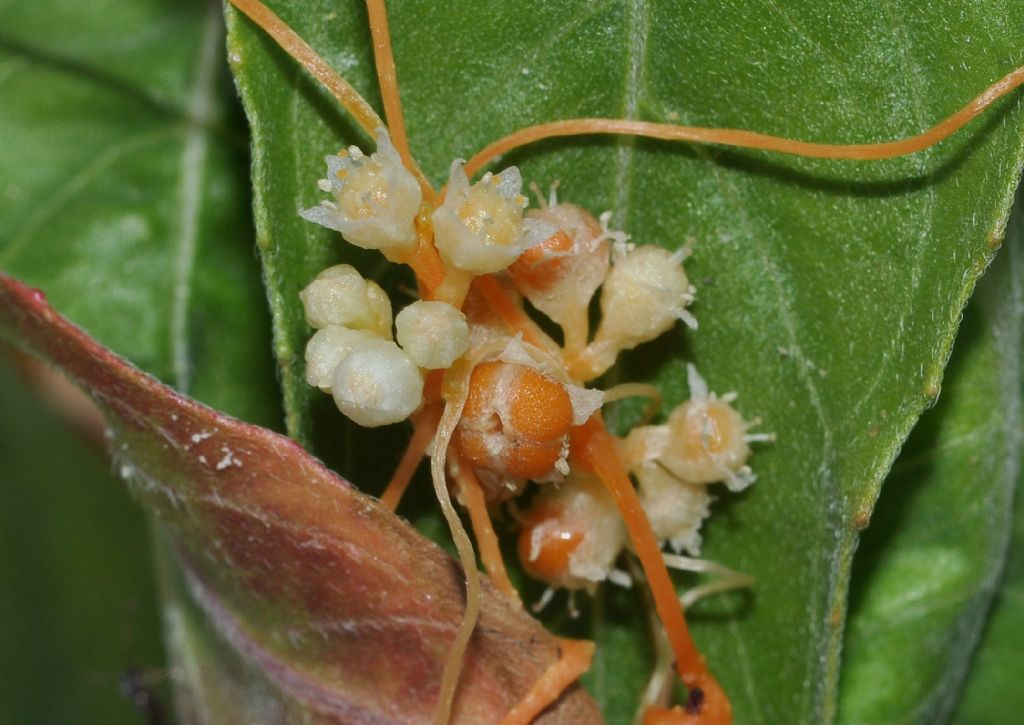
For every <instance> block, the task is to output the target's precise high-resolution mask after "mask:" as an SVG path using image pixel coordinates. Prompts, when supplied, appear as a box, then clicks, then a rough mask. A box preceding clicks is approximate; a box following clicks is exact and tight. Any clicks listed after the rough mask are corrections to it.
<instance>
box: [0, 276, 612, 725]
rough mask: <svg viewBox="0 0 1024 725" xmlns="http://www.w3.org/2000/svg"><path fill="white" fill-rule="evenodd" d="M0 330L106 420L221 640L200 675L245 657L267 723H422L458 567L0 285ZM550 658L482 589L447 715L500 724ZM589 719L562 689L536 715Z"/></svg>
mask: <svg viewBox="0 0 1024 725" xmlns="http://www.w3.org/2000/svg"><path fill="white" fill-rule="evenodd" d="M0 332H2V333H3V334H4V335H5V336H9V337H11V338H13V339H14V340H15V342H17V343H19V344H21V345H23V346H24V347H26V348H28V349H29V350H31V351H33V352H35V353H36V354H38V355H39V356H41V357H42V358H44V359H46V360H48V361H49V362H51V363H52V364H54V365H56V366H57V367H58V368H60V369H61V370H63V371H64V372H65V373H66V374H67V375H68V376H69V377H71V378H72V379H73V380H74V381H76V382H77V383H78V384H79V385H80V386H81V387H83V388H84V389H85V390H87V391H88V392H89V393H90V394H91V395H92V396H93V398H94V399H95V400H96V401H97V402H98V403H99V405H100V407H101V408H102V409H103V411H104V413H105V415H106V417H107V421H108V424H109V426H110V436H111V445H112V447H113V452H114V455H115V457H116V460H117V461H118V466H119V470H120V472H121V473H122V475H124V476H125V477H126V478H128V479H129V480H131V481H132V482H133V483H134V488H135V491H136V493H137V495H138V497H139V499H140V500H141V502H142V503H143V504H144V505H145V507H146V508H147V509H148V510H149V511H150V512H152V513H153V514H154V515H155V516H156V517H157V519H158V520H159V521H160V522H161V524H162V526H161V528H162V529H164V530H165V531H166V532H167V533H169V535H170V541H171V542H172V543H171V545H170V546H169V547H168V550H169V551H170V552H172V553H171V563H172V565H173V567H174V568H175V570H176V578H177V580H178V581H179V582H181V583H182V584H183V586H182V587H181V588H182V590H183V591H187V592H188V595H187V596H188V597H189V598H190V601H189V602H188V605H189V606H190V607H191V608H192V609H193V610H197V611H200V612H201V613H202V618H203V620H204V624H205V625H206V627H207V629H210V630H212V631H214V632H215V633H216V634H215V636H213V637H212V638H211V641H213V642H215V646H214V649H215V650H218V651H215V652H214V653H213V654H212V655H209V656H208V657H207V662H206V666H207V667H209V666H210V665H209V662H210V661H213V660H217V659H219V660H220V661H224V660H225V658H226V657H228V658H233V660H234V661H236V662H237V661H241V662H243V663H244V665H245V666H244V667H242V668H240V671H242V672H249V673H250V674H249V675H243V677H244V676H249V677H252V676H258V677H259V678H261V681H262V684H261V685H260V686H261V687H262V689H261V694H262V695H263V696H264V697H266V696H268V695H269V697H270V700H268V703H267V708H266V710H265V712H266V713H267V716H268V717H273V716H275V715H280V713H282V712H289V713H290V712H296V711H298V712H302V713H304V714H306V715H308V716H311V717H312V719H315V720H325V721H343V722H347V723H354V722H358V723H363V722H399V721H400V722H426V721H429V720H430V719H431V717H432V713H433V710H434V706H435V704H436V698H437V693H438V688H439V683H440V678H441V671H442V667H443V664H444V660H445V656H446V654H447V652H448V649H449V645H450V643H451V641H452V639H453V637H454V634H455V630H456V627H457V625H458V622H459V619H460V616H461V612H462V608H463V601H464V588H463V578H462V575H461V572H460V570H459V568H458V566H457V564H455V562H454V561H452V560H451V559H450V558H449V557H448V556H447V555H446V554H444V553H443V552H442V551H441V550H440V549H439V548H438V547H437V546H435V545H434V544H432V543H431V542H429V541H428V540H427V539H425V538H424V537H422V536H421V535H420V534H418V533H417V532H415V531H414V530H413V529H412V528H411V527H410V526H408V525H407V524H406V523H404V522H403V521H401V520H400V519H399V518H397V517H396V516H394V515H393V514H391V513H389V512H388V511H386V510H385V509H384V508H383V507H382V506H380V505H379V503H378V502H377V501H376V500H375V499H372V498H370V497H368V496H365V495H363V494H361V493H359V492H358V491H357V490H355V489H354V488H352V487H351V486H350V485H349V484H348V483H346V482H345V481H343V480H342V479H340V478H339V477H337V476H336V475H335V474H333V473H332V472H330V471H329V470H327V469H326V468H324V466H322V465H321V464H320V463H319V462H318V461H317V460H316V459H314V458H313V457H311V456H310V455H309V454H307V453H306V452H305V451H304V450H303V449H302V448H300V447H299V446H298V445H297V444H296V443H295V442H293V441H291V440H289V439H287V438H284V437H282V436H280V435H277V434H275V433H272V432H271V431H268V430H265V429H262V428H259V427H256V426H252V425H248V424H246V423H242V422H240V421H238V420H235V419H232V418H229V417H227V416H224V415H221V414H219V413H217V412H216V411H214V410H211V409H210V408H207V407H205V406H203V405H200V404H199V403H197V402H195V401H193V400H191V399H189V398H186V397H184V396H182V395H179V394H177V393H175V392H174V391H173V390H171V389H169V388H167V387H166V386H164V385H162V384H161V383H159V382H157V381H156V380H155V379H153V378H151V377H149V376H147V375H146V374H144V373H142V372H141V371H139V370H137V369H136V368H133V367H132V366H130V365H129V364H127V363H126V362H124V361H123V360H121V359H120V358H118V357H117V356H116V355H114V354H113V353H111V352H110V351H109V350H107V349H105V348H103V347H102V346H101V345H99V344H98V343H97V342H95V341H94V340H92V339H91V338H90V337H88V336H87V335H86V334H85V333H84V332H82V331H81V330H79V329H78V328H76V327H74V326H73V325H72V324H71V323H69V322H68V321H67V320H65V319H63V318H62V317H60V316H59V315H58V314H57V313H56V312H55V311H54V310H53V309H52V308H51V307H50V306H49V305H48V304H47V303H46V300H45V298H44V296H43V294H42V293H41V292H39V291H37V290H33V289H31V288H29V287H27V286H25V285H23V284H21V283H19V282H17V281H16V280H13V279H11V278H10V277H8V276H6V275H3V274H2V273H0ZM69 485H72V484H71V482H69ZM225 650H226V651H225ZM557 655H558V645H557V641H556V640H555V638H554V637H553V636H552V635H550V634H549V633H547V632H546V631H545V630H544V629H543V628H542V627H541V626H540V625H539V624H538V623H537V622H535V621H534V620H533V619H532V618H530V617H529V616H528V615H527V614H526V613H524V612H523V611H522V610H521V609H520V608H518V607H517V606H516V605H513V604H511V603H510V602H509V601H508V600H507V599H506V598H504V597H503V595H501V594H500V593H498V592H497V591H496V590H494V589H493V588H492V587H490V586H486V585H485V588H484V595H483V601H482V607H481V615H480V623H479V625H478V627H477V630H476V633H475V634H474V637H473V643H472V647H471V650H470V654H469V656H468V660H467V662H466V663H465V667H464V670H463V679H462V683H461V684H460V689H459V693H458V699H457V702H456V710H455V712H456V720H458V721H460V722H472V723H483V722H493V721H497V720H498V719H500V717H501V716H502V715H503V714H504V713H506V712H507V711H508V709H509V708H510V707H511V706H512V705H513V704H514V703H515V702H516V701H517V700H518V699H519V698H521V697H522V696H523V694H524V693H525V692H526V691H527V690H528V689H529V687H530V686H531V685H532V684H533V683H534V681H535V680H536V679H537V678H538V677H539V676H540V675H541V673H542V672H543V671H544V669H545V668H546V667H547V666H549V665H550V664H551V663H552V662H554V661H555V659H556V658H557ZM251 673H257V675H252V674H251ZM221 674H223V673H221ZM200 684H201V683H200ZM244 684H245V683H242V685H243V686H242V687H241V688H240V691H245V687H244ZM190 705H191V706H193V707H194V706H195V705H196V701H195V699H193V701H192V702H191V703H190ZM250 714H251V713H250ZM599 718H600V716H599V714H598V713H597V710H596V708H595V706H594V704H593V702H592V701H591V700H590V698H589V697H588V696H587V695H586V694H585V693H584V692H583V691H582V690H580V689H579V688H578V687H574V688H573V689H571V690H570V691H569V692H567V693H566V694H565V695H564V696H563V697H562V699H561V700H560V701H559V702H558V704H557V707H554V708H552V709H551V710H549V711H548V712H547V713H546V716H545V717H544V718H543V721H544V722H560V723H574V722H581V723H583V722H586V723H591V722H595V721H597V720H599Z"/></svg>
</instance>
